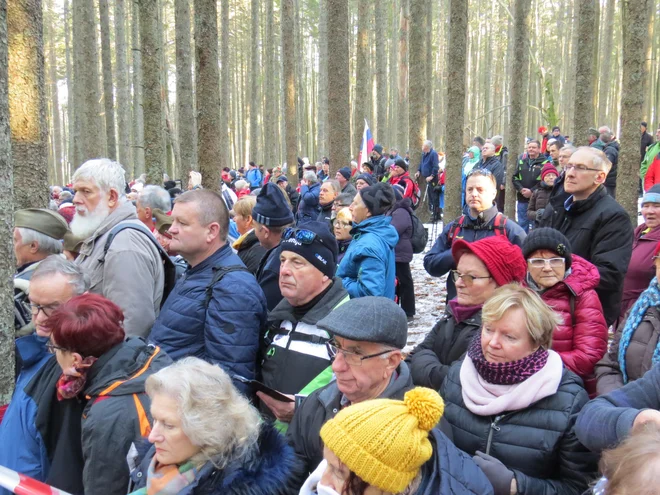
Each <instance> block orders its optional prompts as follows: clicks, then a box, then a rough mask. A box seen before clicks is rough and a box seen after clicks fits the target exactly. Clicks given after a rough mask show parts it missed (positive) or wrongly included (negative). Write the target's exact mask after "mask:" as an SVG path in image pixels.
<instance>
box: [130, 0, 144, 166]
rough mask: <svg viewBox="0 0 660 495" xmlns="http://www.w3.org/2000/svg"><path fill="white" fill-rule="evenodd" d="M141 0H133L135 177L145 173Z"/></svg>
mask: <svg viewBox="0 0 660 495" xmlns="http://www.w3.org/2000/svg"><path fill="white" fill-rule="evenodd" d="M138 2H139V0H133V16H132V19H131V23H132V24H131V38H132V45H133V50H132V52H133V64H132V65H133V163H134V176H133V177H135V178H137V177H139V176H140V175H142V174H143V173H144V112H143V109H142V47H141V43H140V12H139V8H138Z"/></svg>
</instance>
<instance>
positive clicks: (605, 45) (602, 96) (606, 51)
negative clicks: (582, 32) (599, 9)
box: [598, 0, 615, 126]
mask: <svg viewBox="0 0 660 495" xmlns="http://www.w3.org/2000/svg"><path fill="white" fill-rule="evenodd" d="M614 7H615V0H607V7H606V11H605V23H604V26H603V33H604V35H603V40H602V43H601V45H602V52H603V56H604V60H603V63H602V64H600V88H599V90H598V96H599V98H598V125H609V126H614V122H609V120H608V114H607V110H608V109H609V105H608V100H609V98H608V97H609V94H610V91H611V89H612V82H611V81H610V72H611V71H612V61H611V58H612V37H613V32H612V31H614Z"/></svg>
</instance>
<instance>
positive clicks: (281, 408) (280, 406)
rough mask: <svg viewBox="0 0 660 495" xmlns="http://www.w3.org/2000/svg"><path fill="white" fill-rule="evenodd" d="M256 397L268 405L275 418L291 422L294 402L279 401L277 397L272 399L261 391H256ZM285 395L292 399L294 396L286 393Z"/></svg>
mask: <svg viewBox="0 0 660 495" xmlns="http://www.w3.org/2000/svg"><path fill="white" fill-rule="evenodd" d="M257 397H259V399H261V402H263V403H264V404H266V406H268V409H270V411H271V412H272V413H273V414H274V415H275V417H276V418H277V419H279V420H280V421H284V422H285V423H290V422H291V420H292V419H293V413H294V411H295V409H296V403H295V402H281V401H279V400H277V399H273V398H272V397H270V396H268V395H266V394H264V393H263V392H257ZM287 397H291V398H292V399H294V398H295V397H294V396H293V395H287Z"/></svg>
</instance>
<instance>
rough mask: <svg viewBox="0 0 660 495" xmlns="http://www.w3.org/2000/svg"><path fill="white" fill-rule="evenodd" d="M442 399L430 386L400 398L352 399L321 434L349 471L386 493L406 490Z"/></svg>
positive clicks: (424, 455) (425, 455)
mask: <svg viewBox="0 0 660 495" xmlns="http://www.w3.org/2000/svg"><path fill="white" fill-rule="evenodd" d="M444 410H445V404H444V402H443V400H442V397H440V395H439V394H438V393H437V392H436V391H434V390H431V389H429V388H423V387H417V388H414V389H412V390H409V391H408V392H407V393H406V395H405V396H404V398H403V400H402V401H400V400H391V399H374V400H368V401H365V402H360V403H358V404H354V405H352V406H350V407H347V408H346V409H343V410H342V411H340V412H339V414H337V416H335V417H334V418H333V419H331V420H330V421H328V422H327V423H325V424H324V425H323V427H322V428H321V439H322V440H323V443H324V444H325V446H326V447H328V448H329V449H330V450H331V451H332V452H333V453H334V454H335V455H336V456H337V457H338V458H339V460H340V461H341V462H343V463H344V464H345V465H346V466H347V467H348V468H349V469H350V470H351V471H352V472H354V473H355V474H356V475H357V476H359V477H360V478H361V479H362V480H364V481H366V482H367V483H369V484H370V485H372V486H375V487H376V488H380V489H381V490H383V491H386V492H389V493H399V492H402V491H403V490H405V488H406V487H407V486H408V485H409V484H410V482H411V481H412V480H413V479H414V478H415V476H417V473H418V472H419V469H420V468H421V467H422V465H423V464H424V463H425V462H426V461H428V460H429V459H430V458H431V455H432V454H433V447H432V446H431V442H430V441H429V439H428V433H429V431H430V430H431V429H432V428H433V427H434V426H435V425H436V424H438V421H440V418H441V417H442V413H443V412H444Z"/></svg>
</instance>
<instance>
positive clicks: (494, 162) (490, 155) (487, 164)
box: [474, 143, 504, 191]
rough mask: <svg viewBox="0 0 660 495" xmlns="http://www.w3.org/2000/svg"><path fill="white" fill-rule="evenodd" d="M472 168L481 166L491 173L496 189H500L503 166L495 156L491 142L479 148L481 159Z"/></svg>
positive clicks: (502, 181)
mask: <svg viewBox="0 0 660 495" xmlns="http://www.w3.org/2000/svg"><path fill="white" fill-rule="evenodd" d="M474 168H482V169H484V170H488V171H489V172H490V173H491V174H493V176H495V182H496V184H497V191H499V190H500V186H501V185H502V184H503V183H504V166H502V162H501V161H500V159H499V157H497V156H495V145H494V144H493V143H486V144H484V147H483V148H481V160H479V162H478V163H477V164H476V165H475V167H474Z"/></svg>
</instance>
